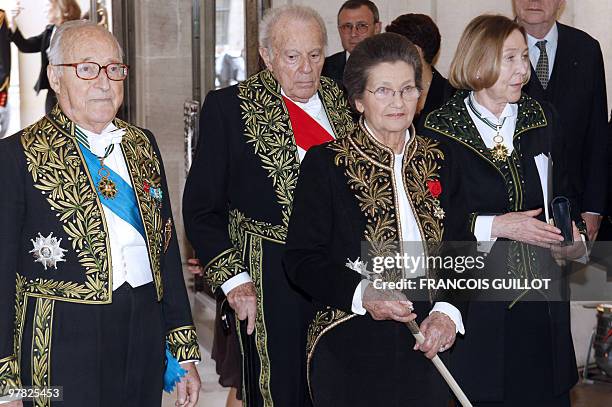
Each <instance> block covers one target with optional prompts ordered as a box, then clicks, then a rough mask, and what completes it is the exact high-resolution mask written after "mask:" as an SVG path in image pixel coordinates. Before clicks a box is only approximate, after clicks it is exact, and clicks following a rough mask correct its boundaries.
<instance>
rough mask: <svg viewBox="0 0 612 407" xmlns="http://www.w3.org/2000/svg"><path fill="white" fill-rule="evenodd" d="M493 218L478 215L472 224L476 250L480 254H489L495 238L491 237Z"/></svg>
mask: <svg viewBox="0 0 612 407" xmlns="http://www.w3.org/2000/svg"><path fill="white" fill-rule="evenodd" d="M494 219H495V216H489V215H480V216H477V217H476V221H475V222H474V236H475V237H476V241H477V243H476V249H477V250H478V251H479V252H481V253H489V252H490V251H491V248H492V247H493V243H495V241H496V240H497V238H492V237H491V230H492V229H493V220H494Z"/></svg>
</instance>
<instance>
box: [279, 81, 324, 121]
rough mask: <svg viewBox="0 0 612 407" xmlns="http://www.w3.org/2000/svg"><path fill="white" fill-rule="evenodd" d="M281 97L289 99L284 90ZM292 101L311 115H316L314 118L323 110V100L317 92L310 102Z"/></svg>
mask: <svg viewBox="0 0 612 407" xmlns="http://www.w3.org/2000/svg"><path fill="white" fill-rule="evenodd" d="M281 95H283V96H284V97H286V98H288V96H287V94H286V93H285V91H284V90H283V89H282V88H281ZM291 101H292V102H293V103H295V104H296V105H298V106H299V107H300V108H301V109H302V110H304V111H305V112H307V113H309V114H311V115H314V116H317V115H318V114H319V112H320V111H321V109H323V103H321V98H319V92H315V94H314V95H312V96H311V97H310V99H308V102H304V103H302V102H296V101H295V100H291Z"/></svg>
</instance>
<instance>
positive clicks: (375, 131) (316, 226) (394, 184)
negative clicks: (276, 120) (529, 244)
mask: <svg viewBox="0 0 612 407" xmlns="http://www.w3.org/2000/svg"><path fill="white" fill-rule="evenodd" d="M344 84H345V86H346V89H347V92H348V97H349V101H350V102H351V104H352V106H353V107H354V108H355V109H356V110H357V111H358V112H359V113H360V115H361V118H360V121H359V127H358V128H357V129H356V130H355V131H354V132H353V133H352V134H351V135H349V136H346V137H344V138H341V139H338V140H335V141H333V142H330V143H327V144H323V145H320V146H317V147H313V148H311V149H310V150H309V151H308V153H307V154H306V157H305V159H304V161H303V162H302V165H301V169H300V177H299V180H298V185H297V188H296V193H295V198H294V201H293V212H292V216H291V220H290V223H289V231H288V237H287V244H286V246H287V247H286V252H285V256H284V265H285V270H286V273H287V275H288V276H289V279H290V281H291V282H292V283H293V284H294V285H295V286H296V287H298V288H299V289H301V290H302V291H304V292H305V293H306V294H308V295H309V296H310V297H312V298H313V300H314V302H315V303H316V304H318V310H319V311H318V313H317V314H316V316H315V317H314V319H313V321H312V323H311V325H310V329H309V335H308V345H307V351H308V383H309V387H310V394H311V397H312V400H313V403H314V405H315V406H316V407H326V406H333V407H342V406H347V407H348V406H385V407H393V406H406V405H415V406H431V407H434V406H440V407H445V406H446V405H447V399H448V391H447V389H446V388H445V386H444V384H443V381H442V378H441V376H440V375H439V374H438V373H437V372H436V371H435V369H434V367H433V365H432V364H431V362H429V361H428V360H427V358H426V357H428V358H432V357H433V356H434V355H436V353H437V352H443V351H445V350H447V349H449V348H450V347H451V346H452V345H453V342H454V341H455V336H456V333H457V332H461V333H462V332H463V324H462V318H461V311H460V310H459V309H458V308H457V306H455V305H452V304H451V303H450V302H451V299H450V297H449V296H448V295H447V294H448V293H447V292H443V291H440V292H438V293H437V296H436V297H435V299H436V301H437V302H435V304H432V302H430V301H429V300H426V299H425V298H420V299H415V298H411V299H412V300H413V302H411V301H409V299H408V298H407V297H406V296H405V294H404V293H403V292H400V291H395V290H385V289H382V288H383V286H381V285H380V281H383V280H384V281H385V282H388V281H399V280H398V278H397V277H398V275H394V272H399V273H401V274H400V275H401V276H402V277H407V278H410V277H415V276H407V275H406V274H405V272H406V270H402V269H401V268H399V269H393V268H392V269H391V270H385V271H384V272H382V273H381V274H380V280H379V283H378V284H379V285H377V283H376V282H375V283H372V282H371V281H370V280H369V279H368V278H366V276H367V275H368V271H367V264H366V263H370V260H373V259H374V258H379V259H381V258H383V257H386V256H389V257H392V256H394V255H395V254H396V253H403V252H404V249H405V247H406V246H400V243H399V242H400V241H401V242H410V245H411V246H412V247H413V248H414V247H417V252H418V251H419V249H418V248H420V250H421V252H425V253H431V251H432V250H434V249H433V247H434V246H435V244H434V242H440V241H441V240H442V239H443V238H444V237H445V236H444V213H443V212H442V209H441V202H445V204H446V199H448V198H447V196H446V195H444V194H441V192H442V191H441V190H440V185H439V177H440V174H441V172H442V171H444V165H445V163H444V159H443V154H442V152H441V151H440V150H439V148H438V144H437V143H436V142H434V141H432V140H428V139H423V138H421V137H420V136H417V135H416V134H415V131H414V126H413V125H412V120H413V117H414V113H415V110H416V105H417V101H418V98H419V94H420V90H421V61H420V58H419V54H418V51H417V49H416V48H415V47H414V45H413V44H412V43H411V42H410V41H408V40H407V39H405V38H404V37H402V36H400V35H397V34H391V33H385V34H379V35H376V36H373V37H371V38H368V39H365V40H363V41H362V42H361V43H359V44H358V45H357V46H356V47H355V49H354V50H353V52H352V53H351V56H350V58H349V59H348V61H347V65H346V69H345V71H344ZM364 242H365V245H363V246H362V243H364ZM430 243H431V246H430V245H429V244H430ZM360 259H362V260H360ZM347 260H348V263H347ZM370 264H372V263H370ZM421 271H422V273H423V274H421V276H424V275H428V274H429V273H430V271H431V270H428V269H425V270H421ZM416 276H419V273H416ZM387 287H388V288H392V287H389V286H387ZM415 318H416V319H417V320H418V321H419V322H420V324H421V331H422V332H423V334H424V335H425V337H426V341H425V343H424V344H422V345H420V346H419V345H415V340H414V338H413V336H412V335H411V333H410V330H409V329H408V327H407V326H406V323H408V322H410V321H413V320H415ZM419 349H420V350H421V351H422V352H424V353H425V356H426V357H423V355H421V353H420V352H415V351H414V350H419Z"/></svg>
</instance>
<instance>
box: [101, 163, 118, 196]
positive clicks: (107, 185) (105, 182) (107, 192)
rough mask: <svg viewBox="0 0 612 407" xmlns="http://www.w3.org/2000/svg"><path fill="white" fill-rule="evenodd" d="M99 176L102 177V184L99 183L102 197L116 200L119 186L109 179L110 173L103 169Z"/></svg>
mask: <svg viewBox="0 0 612 407" xmlns="http://www.w3.org/2000/svg"><path fill="white" fill-rule="evenodd" d="M98 175H99V176H100V182H98V191H100V193H101V194H102V196H103V197H104V198H106V199H114V198H115V196H116V195H117V185H116V184H115V183H114V182H113V180H112V179H110V178H109V176H110V172H109V171H108V170H107V169H106V168H104V167H102V168H100V170H99V171H98Z"/></svg>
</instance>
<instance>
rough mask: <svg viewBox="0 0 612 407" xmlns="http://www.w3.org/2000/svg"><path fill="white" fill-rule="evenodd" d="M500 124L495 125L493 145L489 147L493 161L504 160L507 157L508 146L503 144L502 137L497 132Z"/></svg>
mask: <svg viewBox="0 0 612 407" xmlns="http://www.w3.org/2000/svg"><path fill="white" fill-rule="evenodd" d="M500 130H501V125H498V126H497V134H496V135H495V137H493V142H494V143H495V145H494V146H493V148H491V154H492V155H493V161H500V162H503V161H506V158H508V155H509V154H508V147H506V146H505V145H504V138H503V137H502V135H501V134H499V132H500Z"/></svg>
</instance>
